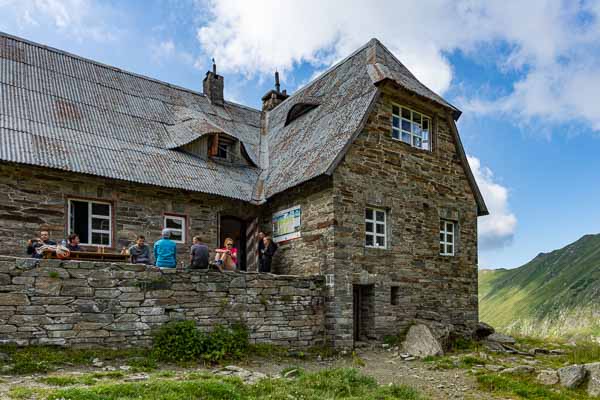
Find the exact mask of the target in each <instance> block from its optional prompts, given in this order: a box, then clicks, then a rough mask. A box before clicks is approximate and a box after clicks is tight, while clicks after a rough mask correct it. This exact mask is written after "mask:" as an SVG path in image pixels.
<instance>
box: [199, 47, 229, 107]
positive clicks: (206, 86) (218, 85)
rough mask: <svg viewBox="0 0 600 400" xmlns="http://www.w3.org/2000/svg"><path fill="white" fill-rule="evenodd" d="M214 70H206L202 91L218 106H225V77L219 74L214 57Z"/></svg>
mask: <svg viewBox="0 0 600 400" xmlns="http://www.w3.org/2000/svg"><path fill="white" fill-rule="evenodd" d="M212 61H213V65H212V67H213V68H212V71H208V72H206V77H205V78H204V80H203V81H202V92H203V93H204V94H205V95H206V97H208V99H209V100H210V102H211V103H212V104H214V105H216V106H221V107H223V102H224V101H225V100H224V99H223V77H222V76H221V75H217V65H216V64H215V59H214V58H213V60H212Z"/></svg>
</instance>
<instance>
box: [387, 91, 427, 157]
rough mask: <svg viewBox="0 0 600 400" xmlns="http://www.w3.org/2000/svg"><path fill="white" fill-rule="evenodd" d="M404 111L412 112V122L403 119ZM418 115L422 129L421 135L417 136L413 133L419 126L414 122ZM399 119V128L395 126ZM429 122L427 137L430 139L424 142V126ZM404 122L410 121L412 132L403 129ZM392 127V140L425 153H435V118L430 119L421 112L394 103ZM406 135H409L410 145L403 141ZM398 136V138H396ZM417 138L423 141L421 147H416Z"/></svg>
mask: <svg viewBox="0 0 600 400" xmlns="http://www.w3.org/2000/svg"><path fill="white" fill-rule="evenodd" d="M394 107H397V108H398V111H399V113H398V114H396V113H394ZM403 109H404V110H407V111H408V112H410V120H409V119H406V118H404V117H403V112H402V111H403ZM415 114H418V115H419V116H420V119H421V123H420V124H418V125H420V127H421V135H420V136H419V135H417V134H415V133H413V125H414V124H417V123H416V122H414V115H415ZM395 119H398V126H397V127H396V126H394V120H395ZM425 120H427V123H428V125H429V128H428V130H427V135H428V139H427V140H426V141H425V140H423V138H424V135H423V132H424V131H423V130H422V127H423V125H424V121H425ZM402 121H408V122H409V126H410V131H407V130H405V129H403V128H402ZM391 125H392V132H391V133H392V139H394V140H397V141H399V142H402V143H406V144H407V145H409V146H410V147H412V148H415V149H418V150H423V151H428V152H432V151H433V118H432V117H430V116H429V115H427V114H425V113H422V112H420V111H417V110H415V109H413V108H411V107H407V106H404V105H400V104H398V103H394V102H392V121H391ZM404 133H406V134H407V135H408V139H409V140H410V143H408V142H407V141H405V140H404V139H403V134H404ZM395 135H397V137H396V136H395ZM415 138H417V139H419V140H421V146H420V147H419V146H416V145H415ZM424 143H427V144H428V147H423V145H424Z"/></svg>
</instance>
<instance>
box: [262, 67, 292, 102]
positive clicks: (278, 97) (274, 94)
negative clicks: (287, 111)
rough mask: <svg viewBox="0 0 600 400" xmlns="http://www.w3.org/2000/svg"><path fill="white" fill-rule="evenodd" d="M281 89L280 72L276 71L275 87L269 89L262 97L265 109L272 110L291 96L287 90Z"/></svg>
mask: <svg viewBox="0 0 600 400" xmlns="http://www.w3.org/2000/svg"><path fill="white" fill-rule="evenodd" d="M280 89H281V85H280V84H279V72H277V71H275V89H271V90H269V91H268V92H267V93H266V94H265V95H264V96H263V97H262V102H263V105H262V110H263V111H271V110H272V109H274V108H275V107H277V106H278V105H279V104H281V103H283V101H284V100H285V99H287V98H288V97H289V96H288V94H287V91H286V90H284V91H281V90H280Z"/></svg>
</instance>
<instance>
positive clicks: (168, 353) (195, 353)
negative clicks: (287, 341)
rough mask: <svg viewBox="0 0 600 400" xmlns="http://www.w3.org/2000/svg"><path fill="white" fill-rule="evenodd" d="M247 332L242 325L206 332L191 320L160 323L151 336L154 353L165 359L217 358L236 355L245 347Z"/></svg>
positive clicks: (243, 352) (217, 327) (212, 360)
mask: <svg viewBox="0 0 600 400" xmlns="http://www.w3.org/2000/svg"><path fill="white" fill-rule="evenodd" d="M248 347H249V344H248V332H247V330H246V328H245V327H244V326H243V325H239V324H238V325H234V326H232V327H230V328H229V327H224V326H222V325H217V326H215V328H214V330H213V331H212V332H210V333H208V334H205V333H202V332H200V331H199V330H198V328H196V324H195V323H194V321H180V322H172V323H169V324H166V325H163V326H162V327H161V328H160V329H159V331H158V332H157V334H156V335H155V338H154V348H153V354H154V356H155V357H156V358H157V359H159V360H164V361H176V362H181V361H183V362H185V361H194V360H205V361H208V362H219V361H221V360H223V359H225V358H239V357H241V356H242V355H244V354H245V353H246V352H247V351H248Z"/></svg>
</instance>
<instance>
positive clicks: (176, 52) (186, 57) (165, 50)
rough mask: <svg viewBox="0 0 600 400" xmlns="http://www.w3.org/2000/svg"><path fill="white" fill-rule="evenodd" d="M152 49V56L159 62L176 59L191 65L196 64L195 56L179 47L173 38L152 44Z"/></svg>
mask: <svg viewBox="0 0 600 400" xmlns="http://www.w3.org/2000/svg"><path fill="white" fill-rule="evenodd" d="M150 51H151V53H152V58H153V59H154V61H155V62H157V63H162V62H166V61H176V62H183V63H185V64H190V65H193V64H194V57H193V56H192V55H191V54H190V53H188V52H187V51H185V50H182V49H179V48H178V47H177V46H176V45H175V42H174V41H173V40H172V39H167V40H163V41H160V42H155V43H153V44H151V45H150Z"/></svg>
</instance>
